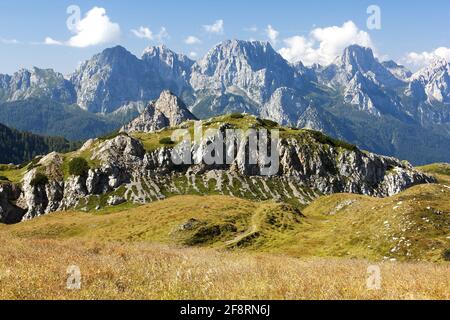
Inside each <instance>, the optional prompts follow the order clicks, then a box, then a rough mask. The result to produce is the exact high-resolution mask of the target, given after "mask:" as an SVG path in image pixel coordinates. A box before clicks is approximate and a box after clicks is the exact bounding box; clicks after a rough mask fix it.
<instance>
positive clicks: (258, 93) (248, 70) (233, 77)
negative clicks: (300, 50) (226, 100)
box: [191, 40, 296, 104]
mask: <svg viewBox="0 0 450 320" xmlns="http://www.w3.org/2000/svg"><path fill="white" fill-rule="evenodd" d="M295 79H296V73H295V70H294V68H292V67H291V66H290V65H289V63H288V62H287V61H286V60H284V59H283V58H282V57H281V56H280V55H279V54H278V53H277V52H276V51H275V50H273V48H272V47H271V45H270V44H269V43H263V42H258V41H253V42H248V41H239V40H230V41H225V42H223V43H221V44H219V45H217V46H216V47H215V48H213V49H212V50H211V51H209V52H208V54H207V55H206V56H205V57H204V58H203V59H202V60H200V61H198V62H197V63H196V64H195V65H194V66H193V67H192V75H191V85H192V87H193V88H194V90H196V91H199V90H208V91H210V92H211V93H214V94H216V95H220V94H223V93H225V92H226V91H227V89H229V88H233V87H235V88H237V89H238V90H242V91H243V92H245V94H246V95H247V96H248V97H249V98H250V99H252V100H254V101H256V102H257V103H260V104H261V103H264V102H266V101H268V100H269V99H270V97H271V96H272V93H273V92H274V91H275V90H276V89H278V88H280V87H295V85H296V83H295Z"/></svg>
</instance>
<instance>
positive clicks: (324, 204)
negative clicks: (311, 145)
mask: <svg viewBox="0 0 450 320" xmlns="http://www.w3.org/2000/svg"><path fill="white" fill-rule="evenodd" d="M449 198H450V188H447V187H444V186H443V185H422V186H416V187H413V188H411V189H409V190H407V191H405V192H403V193H401V194H399V195H397V196H394V197H391V198H386V199H378V198H371V197H365V196H358V195H353V194H336V195H332V196H327V197H321V198H319V199H318V200H316V201H315V202H313V203H312V204H311V205H310V206H308V207H307V208H306V209H304V210H303V211H302V212H300V211H299V210H298V209H296V208H295V207H292V206H289V205H286V204H282V203H275V202H271V201H267V202H252V201H249V200H245V199H238V198H233V197H226V196H207V197H201V196H179V197H172V198H169V199H167V200H164V201H160V202H154V203H151V204H148V205H144V206H139V207H131V208H130V205H129V204H124V205H123V207H122V208H121V207H120V206H119V207H115V208H113V209H111V208H110V209H105V210H107V211H99V212H98V213H96V214H89V213H80V212H69V213H56V214H51V215H47V216H44V217H41V218H38V219H35V220H33V221H29V222H26V223H21V224H17V225H14V226H2V228H0V232H8V233H9V234H11V235H12V236H14V237H19V238H27V239H55V240H63V239H82V240H96V241H130V242H156V243H164V244H169V245H183V246H199V247H211V248H220V249H236V250H247V251H251V252H255V251H258V252H261V251H263V252H271V253H283V254H288V255H290V256H295V257H310V256H316V257H317V256H319V257H330V256H331V257H347V258H363V259H370V260H391V259H395V260H412V261H416V260H423V261H442V260H443V259H444V253H445V252H446V250H447V249H450V232H449V230H450V218H449V216H450V202H449V201H448V199H449ZM108 210H109V211H108ZM111 210H114V211H115V212H111ZM122 210H123V211H122Z"/></svg>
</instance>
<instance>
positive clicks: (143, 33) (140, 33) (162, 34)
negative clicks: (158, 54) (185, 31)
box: [131, 26, 169, 42]
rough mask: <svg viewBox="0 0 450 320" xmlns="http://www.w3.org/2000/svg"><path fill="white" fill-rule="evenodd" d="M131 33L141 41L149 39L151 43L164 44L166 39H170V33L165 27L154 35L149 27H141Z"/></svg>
mask: <svg viewBox="0 0 450 320" xmlns="http://www.w3.org/2000/svg"><path fill="white" fill-rule="evenodd" d="M131 32H132V33H133V34H134V35H135V36H136V37H138V38H139V39H147V40H150V41H153V40H155V41H157V42H164V39H167V38H169V33H168V32H167V29H166V28H165V27H161V29H160V31H159V32H158V33H157V34H154V33H153V31H152V30H150V29H149V28H148V27H143V26H141V27H139V29H131Z"/></svg>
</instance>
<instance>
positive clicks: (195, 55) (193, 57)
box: [189, 51, 198, 59]
mask: <svg viewBox="0 0 450 320" xmlns="http://www.w3.org/2000/svg"><path fill="white" fill-rule="evenodd" d="M189 57H191V58H192V59H196V58H197V57H198V53H197V52H195V51H191V52H189Z"/></svg>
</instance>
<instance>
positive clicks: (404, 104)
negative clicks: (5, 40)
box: [0, 40, 450, 164]
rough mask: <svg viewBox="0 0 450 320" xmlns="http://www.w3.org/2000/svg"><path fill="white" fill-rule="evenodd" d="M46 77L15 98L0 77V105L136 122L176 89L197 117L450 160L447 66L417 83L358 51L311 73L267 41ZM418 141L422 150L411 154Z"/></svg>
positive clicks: (118, 55) (124, 56) (95, 62)
mask: <svg viewBox="0 0 450 320" xmlns="http://www.w3.org/2000/svg"><path fill="white" fill-rule="evenodd" d="M35 73H39V72H35ZM46 73H50V71H48V72H46ZM17 78H20V77H17ZM25 78H27V77H25ZM41 79H51V80H48V85H47V87H46V88H45V86H44V88H41V84H39V85H37V87H39V88H40V89H39V90H37V89H35V87H36V85H34V86H33V85H32V86H27V85H26V86H25V88H28V87H30V88H31V89H27V90H25V91H23V90H22V89H20V90H17V92H16V91H11V88H12V87H14V86H11V85H10V83H11V76H0V102H1V101H10V100H11V99H27V98H28V97H32V96H35V95H39V92H42V95H44V96H48V97H50V98H51V99H59V100H64V101H66V102H73V100H74V99H75V101H76V102H77V104H78V105H79V106H80V107H81V108H83V109H85V110H87V111H89V112H91V113H102V114H107V115H108V116H116V115H117V114H118V115H119V117H122V114H123V115H124V117H125V116H130V115H131V116H134V115H137V114H138V113H140V112H141V111H142V108H141V105H142V104H144V105H146V104H147V103H148V101H152V100H155V99H157V98H158V97H159V95H160V94H161V92H163V91H164V90H170V91H171V92H173V93H174V94H176V95H177V96H179V97H180V98H181V100H182V101H184V102H185V103H186V105H187V106H188V108H189V110H190V111H191V112H192V113H193V114H194V115H195V116H196V117H197V118H202V119H205V118H210V117H213V116H217V115H222V114H229V113H233V112H238V113H244V112H245V113H249V114H253V115H257V116H260V117H264V118H270V119H271V120H274V121H277V122H279V123H280V124H282V125H287V126H297V127H301V126H303V125H305V124H307V125H308V127H310V128H312V129H316V130H320V131H323V132H324V133H327V134H329V135H332V136H333V137H336V138H344V139H345V140H347V141H350V142H352V143H354V144H357V145H358V146H360V147H361V148H364V149H367V150H370V151H372V152H376V153H381V154H387V155H391V156H396V157H399V158H403V159H408V160H410V161H412V162H414V163H415V164H422V163H429V162H439V161H444V162H445V161H447V162H448V161H449V159H450V151H448V148H446V146H447V145H448V142H449V140H450V106H449V104H450V102H449V86H450V76H449V66H448V63H447V62H446V61H439V60H437V61H436V62H435V63H433V64H432V65H431V66H429V67H427V68H424V69H423V70H420V71H419V72H417V73H416V74H414V75H413V74H411V72H410V71H408V70H407V69H406V68H405V67H403V66H400V65H398V64H396V63H395V62H393V61H387V62H380V61H378V60H377V59H376V58H375V57H374V54H373V52H372V50H371V49H368V48H363V47H360V46H357V45H353V46H350V47H348V48H346V49H345V50H344V52H343V54H342V56H341V57H339V58H338V59H336V61H335V62H334V63H333V64H331V65H329V66H319V65H315V66H312V67H307V66H305V65H303V64H302V63H301V62H299V63H297V64H295V65H293V64H290V63H288V62H287V61H286V60H285V59H284V58H283V57H282V56H281V55H280V54H279V53H277V52H276V51H275V50H274V49H273V48H272V46H271V45H270V44H269V43H264V42H258V41H240V40H229V41H224V42H222V43H220V44H218V45H217V46H215V47H214V48H213V49H211V50H210V51H209V52H208V53H207V54H206V55H205V57H203V58H202V59H200V60H199V61H196V62H195V61H192V60H190V59H189V58H187V57H186V56H184V55H182V54H177V53H175V52H173V51H171V50H169V49H168V48H167V47H165V46H158V47H149V48H147V49H146V50H145V51H144V53H143V55H142V57H141V58H138V57H136V56H134V55H133V54H131V53H130V52H128V51H127V50H126V49H125V48H123V47H115V48H111V49H106V50H105V51H103V52H102V53H100V54H98V55H96V56H94V57H93V58H92V59H90V60H88V61H86V62H85V63H83V64H82V65H81V66H80V68H78V69H77V70H76V71H75V72H74V73H73V74H72V75H71V76H70V80H63V79H62V78H61V76H60V75H51V76H50V75H48V76H45V77H44V76H41ZM42 81H43V80H42ZM42 81H41V80H40V81H37V83H42ZM15 82H18V81H15ZM19 82H20V81H19ZM44 82H45V81H44ZM25 83H26V81H25ZM66 87H67V88H66ZM62 89H64V90H62ZM66 89H67V90H66ZM61 90H62V91H61ZM24 92H25V93H24ZM8 112H9V111H8ZM126 119H128V118H126ZM119 127H120V125H119ZM392 128H394V129H392ZM21 129H23V128H21ZM366 129H367V130H366ZM367 132H370V134H367ZM52 134H53V133H52ZM411 140H413V141H416V144H417V148H416V150H411V149H410V148H409V147H408V146H409V145H410V143H411V142H410V141H411ZM422 140H423V141H427V142H428V143H422V142H421V141H422ZM416 151H417V152H416Z"/></svg>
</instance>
